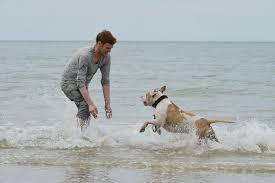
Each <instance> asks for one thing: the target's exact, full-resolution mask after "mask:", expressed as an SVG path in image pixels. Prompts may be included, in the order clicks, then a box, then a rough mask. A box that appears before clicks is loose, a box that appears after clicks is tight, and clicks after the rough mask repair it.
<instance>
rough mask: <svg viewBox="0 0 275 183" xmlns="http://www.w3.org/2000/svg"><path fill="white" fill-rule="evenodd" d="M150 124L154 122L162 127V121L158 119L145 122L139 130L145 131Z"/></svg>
mask: <svg viewBox="0 0 275 183" xmlns="http://www.w3.org/2000/svg"><path fill="white" fill-rule="evenodd" d="M149 124H152V125H156V126H157V127H158V128H160V127H161V123H160V122H159V121H158V120H154V121H147V122H145V123H144V124H143V126H142V127H141V128H140V130H139V132H140V133H142V132H144V131H145V128H146V127H147V126H148V125H149Z"/></svg>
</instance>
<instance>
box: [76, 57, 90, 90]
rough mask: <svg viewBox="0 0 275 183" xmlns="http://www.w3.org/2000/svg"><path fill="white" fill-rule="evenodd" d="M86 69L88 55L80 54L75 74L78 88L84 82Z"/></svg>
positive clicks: (82, 85) (83, 84)
mask: <svg viewBox="0 0 275 183" xmlns="http://www.w3.org/2000/svg"><path fill="white" fill-rule="evenodd" d="M87 71H88V57H87V56H80V57H79V59H78V70H77V76H76V85H77V87H78V88H79V89H80V88H82V87H84V86H85V84H86V77H87Z"/></svg>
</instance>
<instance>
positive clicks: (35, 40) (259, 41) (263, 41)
mask: <svg viewBox="0 0 275 183" xmlns="http://www.w3.org/2000/svg"><path fill="white" fill-rule="evenodd" d="M82 41H83V42H95V41H94V40H81V39H79V40H77V39H74V40H69V39H68V40H65V39H63V40H58V39H57V40H54V39H49V40H46V39H42V40H39V39H33V40H27V39H26V40H25V39H18V40H15V39H14V40H13V39H11V40H9V39H6V40H5V39H3V40H0V42H82ZM118 42H217V43H218V42H243V43H246V42H248V43H249V42H254V43H255V42H258V43H272V42H275V40H268V41H267V40H218V41H217V40H121V41H118Z"/></svg>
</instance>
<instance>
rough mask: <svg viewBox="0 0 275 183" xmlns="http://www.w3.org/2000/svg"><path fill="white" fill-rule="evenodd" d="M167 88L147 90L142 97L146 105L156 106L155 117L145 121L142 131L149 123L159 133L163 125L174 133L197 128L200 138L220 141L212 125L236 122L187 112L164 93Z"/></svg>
mask: <svg viewBox="0 0 275 183" xmlns="http://www.w3.org/2000/svg"><path fill="white" fill-rule="evenodd" d="M165 89H166V86H162V87H161V88H160V89H155V90H153V91H150V92H147V93H146V94H145V95H144V96H143V97H142V101H143V104H144V105H145V106H152V107H154V108H155V115H154V116H155V119H154V120H153V121H147V122H145V123H144V124H143V126H142V127H141V129H140V132H144V131H145V128H146V127H147V126H148V124H152V125H154V126H155V130H156V131H158V133H159V134H160V132H161V131H160V128H161V127H162V128H164V129H165V130H166V131H168V132H173V133H191V132H192V130H195V131H196V134H197V135H198V137H199V139H210V140H212V141H213V140H215V141H216V142H219V140H218V138H217V137H216V135H215V132H214V130H213V128H212V127H211V126H210V125H211V124H212V123H217V122H222V123H234V122H231V121H223V120H208V119H205V118H202V117H200V116H198V115H195V114H192V113H190V112H185V111H183V110H181V109H180V108H179V107H178V106H177V105H176V104H174V103H173V102H171V101H170V100H169V98H168V97H167V96H166V95H164V94H163V92H164V91H165Z"/></svg>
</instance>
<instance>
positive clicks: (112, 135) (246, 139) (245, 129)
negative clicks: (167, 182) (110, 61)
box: [0, 120, 275, 154]
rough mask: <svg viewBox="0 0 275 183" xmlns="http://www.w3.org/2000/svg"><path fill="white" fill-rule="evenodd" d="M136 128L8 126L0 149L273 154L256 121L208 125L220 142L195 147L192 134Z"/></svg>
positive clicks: (273, 134) (269, 136)
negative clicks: (106, 148)
mask: <svg viewBox="0 0 275 183" xmlns="http://www.w3.org/2000/svg"><path fill="white" fill-rule="evenodd" d="M140 126H141V124H136V125H134V126H131V127H125V128H117V129H116V130H112V131H110V132H108V133H107V132H104V131H103V130H102V129H101V128H100V127H99V126H97V125H96V124H92V126H90V127H89V128H88V129H87V130H86V131H85V132H81V131H80V129H79V128H78V127H77V124H76V123H75V122H74V121H70V122H67V123H58V124H56V125H54V126H33V122H29V123H26V124H25V125H24V126H23V127H18V126H13V125H12V124H9V125H6V126H2V127H1V128H0V132H1V133H0V148H29V147H34V148H45V149H73V148H94V147H102V146H110V147H114V146H116V145H120V146H134V147H135V148H146V149H154V148H158V149H167V148H168V149H177V148H181V149H184V151H185V152H192V153H196V154H200V153H203V152H211V151H220V152H230V153H232V152H233V153H234V152H237V153H239V152H242V153H263V152H264V153H272V154H273V153H275V143H274V142H273V141H274V138H275V131H274V129H272V128H271V127H270V126H268V125H267V124H265V123H262V122H260V121H257V120H246V121H238V122H237V123H236V124H230V125H228V124H216V125H212V127H213V129H214V130H215V133H216V135H217V137H218V138H219V140H220V142H221V143H215V142H209V143H207V144H198V138H197V136H196V135H195V134H191V135H188V134H174V133H168V132H166V131H165V130H162V135H158V134H157V133H154V132H153V131H152V129H151V128H147V129H146V131H145V132H144V133H139V131H138V130H139V128H140Z"/></svg>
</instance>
